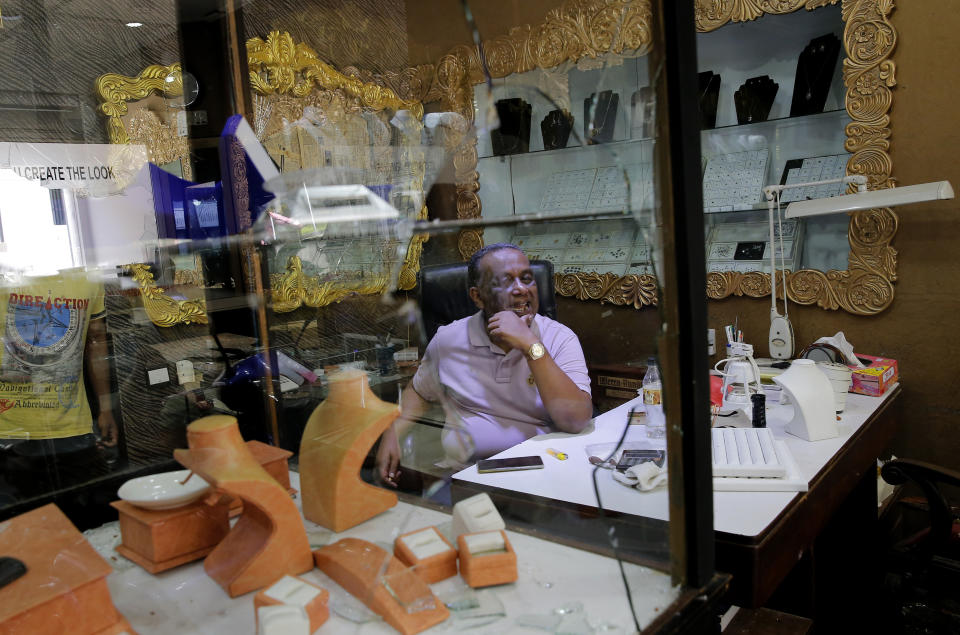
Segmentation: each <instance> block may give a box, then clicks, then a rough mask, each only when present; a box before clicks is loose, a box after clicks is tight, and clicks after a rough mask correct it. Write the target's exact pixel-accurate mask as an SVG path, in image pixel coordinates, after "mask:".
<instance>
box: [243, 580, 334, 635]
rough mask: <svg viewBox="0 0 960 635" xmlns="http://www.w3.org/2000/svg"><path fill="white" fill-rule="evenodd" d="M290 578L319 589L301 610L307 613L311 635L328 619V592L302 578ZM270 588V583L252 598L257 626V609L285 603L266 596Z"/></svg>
mask: <svg viewBox="0 0 960 635" xmlns="http://www.w3.org/2000/svg"><path fill="white" fill-rule="evenodd" d="M291 577H293V578H294V579H295V580H296V581H297V582H301V583H303V584H306V585H309V586H312V587H314V588H315V589H319V591H320V593H319V594H318V595H317V596H316V597H315V598H313V599H312V600H310V601H309V602H308V603H307V604H306V606H304V607H303V609H304V610H305V611H306V612H307V617H308V618H310V632H311V633H313V632H314V631H316V630H317V629H318V628H320V627H321V626H322V625H323V623H324V622H326V621H327V620H328V619H329V618H330V609H329V607H328V606H327V602H328V601H329V600H330V592H329V591H327V590H326V589H324V588H321V587H319V586H317V585H316V584H313V583H312V582H308V581H307V580H304V579H303V578H297V577H296V576H291ZM271 586H273V584H272V583H271V584H269V585H267V588H265V589H263V590H262V591H260V592H259V593H257V594H256V595H255V596H253V613H254V617H256V619H257V620H258V622H257V623H258V624H259V613H258V609H259V608H260V607H261V606H275V605H278V604H286V602H284V601H283V600H278V599H276V598H273V597H270V596H269V595H267V589H269V588H270V587H271ZM258 631H259V625H258Z"/></svg>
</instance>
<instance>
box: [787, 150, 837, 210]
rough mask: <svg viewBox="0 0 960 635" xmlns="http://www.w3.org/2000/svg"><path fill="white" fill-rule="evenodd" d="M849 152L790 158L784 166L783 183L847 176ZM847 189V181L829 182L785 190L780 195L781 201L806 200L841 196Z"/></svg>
mask: <svg viewBox="0 0 960 635" xmlns="http://www.w3.org/2000/svg"><path fill="white" fill-rule="evenodd" d="M849 158H850V155H848V154H834V155H829V156H823V157H809V158H806V159H790V160H789V161H787V163H786V165H784V166H783V174H782V175H781V177H780V184H781V185H795V184H797V183H810V182H813V181H827V180H830V179H839V178H842V177H844V176H846V173H847V160H848V159H849ZM846 191H847V185H846V184H845V183H829V184H827V185H810V186H806V187H795V188H790V189H788V190H784V191H783V193H782V194H781V195H780V202H781V203H792V202H793V201H805V200H808V199H813V198H830V197H831V196H840V195H842V194H843V193H845V192H846Z"/></svg>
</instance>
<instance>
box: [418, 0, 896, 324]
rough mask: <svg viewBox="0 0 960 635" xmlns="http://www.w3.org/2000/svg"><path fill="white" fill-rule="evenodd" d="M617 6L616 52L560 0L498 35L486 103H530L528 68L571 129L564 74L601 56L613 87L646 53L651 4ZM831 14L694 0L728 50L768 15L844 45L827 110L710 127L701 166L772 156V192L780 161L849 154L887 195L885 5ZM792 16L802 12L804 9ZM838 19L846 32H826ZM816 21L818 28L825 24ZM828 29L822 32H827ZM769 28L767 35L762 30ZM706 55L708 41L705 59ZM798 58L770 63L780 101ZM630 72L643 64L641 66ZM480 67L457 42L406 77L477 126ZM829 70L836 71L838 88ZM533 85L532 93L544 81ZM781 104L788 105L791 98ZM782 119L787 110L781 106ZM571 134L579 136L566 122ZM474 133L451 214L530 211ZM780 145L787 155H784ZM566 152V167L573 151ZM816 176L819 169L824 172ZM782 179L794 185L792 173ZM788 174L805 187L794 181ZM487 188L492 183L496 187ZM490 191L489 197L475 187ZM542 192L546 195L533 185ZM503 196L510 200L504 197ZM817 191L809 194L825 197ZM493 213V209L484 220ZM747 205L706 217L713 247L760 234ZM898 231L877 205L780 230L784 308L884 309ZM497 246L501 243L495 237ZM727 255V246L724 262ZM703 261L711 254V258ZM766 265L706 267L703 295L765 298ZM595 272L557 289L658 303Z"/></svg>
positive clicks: (589, 18) (762, 217)
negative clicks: (789, 265) (516, 99)
mask: <svg viewBox="0 0 960 635" xmlns="http://www.w3.org/2000/svg"><path fill="white" fill-rule="evenodd" d="M615 4H616V9H617V10H619V11H621V12H622V16H623V21H624V23H627V24H631V25H633V28H632V29H631V31H630V32H631V34H632V35H633V36H634V37H633V39H631V38H622V39H620V40H618V41H615V42H610V41H606V42H604V40H603V37H602V36H603V33H604V32H605V31H604V25H605V24H606V22H604V21H603V20H601V19H599V17H600V16H602V15H605V13H604V12H608V11H610V10H611V7H610V3H609V2H600V1H589V2H576V3H570V2H568V3H566V4H564V5H563V6H562V7H561V8H559V9H555V10H553V11H551V12H550V13H548V15H547V17H546V19H545V21H544V22H543V23H541V24H539V25H533V26H525V27H517V28H514V29H512V30H511V32H510V34H509V35H507V36H503V37H500V38H495V39H493V40H491V41H488V42H485V43H484V51H485V53H486V55H487V59H488V64H489V69H490V74H491V75H492V77H493V79H494V80H495V82H494V87H493V91H494V100H496V99H498V98H499V97H498V91H501V92H500V94H506V92H507V91H509V90H511V89H513V90H514V91H516V90H521V91H526V92H527V93H528V94H532V93H534V92H536V90H533V89H532V85H533V81H532V80H531V78H532V77H534V75H533V74H531V75H527V73H528V72H529V71H532V70H533V69H538V72H542V74H543V75H548V76H549V75H555V74H557V73H561V74H566V75H567V86H568V87H569V93H570V96H571V108H572V110H571V112H572V113H573V114H574V118H575V119H576V117H577V114H578V112H577V102H576V101H575V100H574V99H573V92H574V86H575V85H576V84H577V82H576V80H574V79H573V77H574V76H573V75H571V70H570V68H571V66H573V64H575V63H578V62H579V63H582V62H583V60H589V61H594V62H598V60H597V58H600V57H602V56H605V55H606V56H607V57H606V58H604V59H603V61H602V62H598V66H599V67H601V68H603V69H605V70H606V71H607V73H608V74H609V75H610V76H611V77H614V76H615V75H617V74H618V73H620V72H622V70H623V69H622V68H621V67H620V65H619V64H617V66H616V67H615V66H614V65H613V64H612V63H611V62H612V61H614V58H617V57H619V58H624V57H626V58H630V57H638V56H641V55H643V54H644V52H645V50H644V45H645V44H644V43H645V42H646V41H647V40H645V39H644V38H645V37H646V36H648V28H649V7H648V4H647V3H646V2H642V1H635V2H630V1H629V0H623V1H622V2H617V3H615ZM837 4H838V3H837V2H830V1H829V0H827V1H822V0H807V1H806V2H805V1H803V0H792V1H787V2H778V3H768V2H730V3H723V4H721V5H719V6H718V5H717V3H714V2H710V1H708V0H697V7H698V8H697V26H698V30H699V31H701V33H702V34H708V37H712V36H714V35H716V36H717V37H718V38H726V39H728V46H730V45H729V41H731V40H732V41H733V42H736V41H737V38H738V37H739V36H740V35H741V33H740V31H739V30H740V29H743V28H745V27H746V26H753V25H743V24H737V23H742V22H748V21H752V20H756V19H757V18H760V17H762V16H764V15H765V14H770V15H768V17H772V18H773V19H775V20H777V21H778V22H777V24H776V25H775V26H777V27H778V28H792V27H782V26H779V25H780V22H779V21H784V22H783V24H786V22H785V21H789V20H794V19H799V20H801V21H803V22H804V23H805V24H807V25H808V28H809V29H811V30H812V31H820V30H823V31H824V33H827V32H834V33H836V34H837V35H842V38H841V39H842V46H843V48H842V53H841V55H840V57H841V58H842V61H841V62H839V63H838V67H839V70H835V71H834V73H835V77H834V79H833V80H832V81H833V86H832V90H831V91H830V94H829V95H828V99H827V103H826V105H825V109H826V112H824V113H821V114H818V115H810V116H807V117H805V118H802V119H803V120H802V121H801V120H800V119H799V118H798V119H797V120H796V121H794V120H787V121H780V123H777V122H774V121H768V122H764V123H762V124H761V123H754V124H751V125H750V127H748V128H747V129H743V128H741V127H739V126H738V130H736V131H724V130H723V129H720V130H713V131H711V134H710V135H707V138H706V139H705V140H704V143H703V148H704V149H703V154H704V157H705V158H706V159H707V160H709V158H711V156H717V155H720V154H724V153H729V152H730V149H731V148H735V149H740V148H744V149H745V150H749V149H756V148H757V147H761V148H762V147H765V148H767V150H768V158H767V162H768V165H767V166H766V167H767V171H766V173H765V176H764V177H762V179H761V181H764V182H763V184H768V181H766V179H769V181H776V182H779V179H780V178H781V177H782V176H783V175H784V168H785V167H787V162H788V161H791V160H800V163H799V169H801V170H803V169H804V168H809V169H808V172H809V171H811V170H812V166H807V165H804V164H803V161H802V160H803V159H809V158H815V157H821V156H822V157H840V158H839V159H837V158H834V159H832V160H831V161H832V163H833V169H838V168H837V167H836V163H837V162H841V163H843V162H844V158H845V159H846V160H845V166H844V168H845V172H846V173H847V174H862V175H865V176H867V178H868V180H869V183H870V189H878V188H885V187H890V186H892V179H891V176H890V174H891V163H890V156H889V141H888V138H889V135H890V129H889V114H888V113H889V110H890V107H891V104H892V95H891V90H890V89H891V87H893V86H894V85H895V84H896V81H895V77H894V68H895V67H894V64H893V61H892V59H891V55H892V52H893V49H894V47H895V44H896V33H895V31H894V29H893V27H892V25H891V24H890V22H889V19H888V18H889V13H890V11H891V10H892V3H889V2H885V1H883V0H864V1H861V2H858V3H849V4H848V5H847V6H846V7H845V8H843V9H842V10H841V9H840V8H839V7H836V6H831V5H837ZM801 9H806V11H800V10H801ZM813 9H817V12H811V10H813ZM794 12H796V13H794ZM821 12H823V13H821ZM776 14H792V15H776ZM811 16H812V17H811ZM838 19H839V20H840V21H842V22H841V23H838V22H836V21H837V20H838ZM821 20H825V21H826V22H824V23H821ZM826 23H829V24H830V25H829V28H826V30H824V28H823V27H824V24H826ZM790 24H792V23H790ZM725 25H726V26H725ZM841 25H842V31H841V30H840V26H841ZM720 27H724V28H723V29H720ZM763 28H765V27H761V30H763ZM717 29H720V30H719V31H718V32H717V33H716V34H714V33H710V32H712V31H716V30H717ZM768 30H774V29H773V28H772V27H769V28H768ZM820 34H821V33H819V32H818V33H817V35H820ZM766 37H768V36H767V35H765V34H763V35H758V36H755V38H754V39H756V40H757V41H761V40H762V39H763V38H766ZM795 37H800V38H801V39H803V42H804V43H805V42H808V41H809V39H810V37H811V36H810V35H809V34H804V35H802V36H801V35H797V36H795ZM705 41H711V40H705ZM600 42H604V43H605V44H606V47H603V46H597V43H600ZM734 48H735V47H734ZM708 49H709V47H708V46H707V45H705V50H708ZM800 49H802V46H801V47H800ZM800 49H798V50H796V51H793V52H792V53H791V55H790V56H787V57H784V55H785V54H778V56H773V57H774V59H773V60H772V64H773V67H774V68H775V69H780V70H781V71H783V72H785V73H786V75H785V78H786V79H784V80H782V81H780V82H779V83H780V84H781V86H780V90H781V91H783V92H784V97H785V96H786V94H787V93H791V92H792V88H793V86H792V84H793V80H794V76H795V74H796V61H797V58H798V55H799V50H800ZM611 53H612V54H613V55H612V56H611V55H610V54H611ZM767 57H770V56H769V55H768V56H767ZM731 64H732V63H731ZM637 66H638V67H639V66H645V64H644V63H643V61H642V60H641V61H639V63H637ZM791 67H792V70H791ZM481 68H482V67H481V65H480V62H479V59H478V58H477V55H476V53H475V52H474V51H472V50H471V49H470V48H468V47H462V46H461V47H457V48H455V49H454V50H452V51H451V52H450V53H449V54H448V55H446V56H444V57H443V58H442V59H441V60H440V61H439V62H438V63H437V65H436V66H434V67H431V68H429V69H426V70H425V69H424V68H423V67H420V68H418V69H410V70H409V72H410V73H414V72H415V73H416V76H417V77H418V81H419V82H420V85H421V86H424V87H425V88H423V89H422V90H421V93H422V95H423V96H424V101H430V100H431V99H430V98H431V97H434V98H436V99H437V100H438V101H439V102H440V109H442V110H454V111H457V112H461V113H462V114H467V113H469V115H470V116H472V117H474V118H476V116H477V113H478V112H479V109H481V108H486V107H487V104H483V103H481V101H480V100H479V99H477V98H476V97H477V95H478V93H476V92H475V88H476V85H478V84H480V83H482V82H483V81H485V79H484V76H483V73H482V70H481ZM757 68H759V67H757V66H756V63H755V62H746V63H745V62H742V61H741V63H740V64H739V65H738V67H737V69H736V72H731V73H728V74H729V76H730V77H729V81H728V86H727V88H728V89H729V90H730V92H732V91H733V90H736V88H737V87H738V86H739V84H740V83H742V81H743V79H742V78H748V77H753V76H754V75H753V73H754V72H759V71H757V70H756V69H757ZM611 69H615V70H611ZM544 71H548V72H544ZM764 72H766V71H764ZM771 72H776V71H775V70H774V71H771ZM767 74H769V73H767ZM838 74H840V75H842V82H841V78H840V77H838V76H837V75H838ZM741 76H742V78H741ZM440 77H442V78H443V81H442V82H441V81H439V80H438V78H440ZM497 80H499V81H497ZM535 81H536V87H537V88H539V87H540V84H541V82H542V79H536V80H535ZM641 82H642V79H641V78H639V77H638V79H637V82H636V84H635V85H634V86H633V87H632V88H633V90H636V89H638V88H640V87H641V86H642V84H641ZM841 83H842V86H841ZM464 84H466V85H469V86H470V87H471V88H470V92H467V91H466V90H465V88H464ZM594 85H596V84H594ZM721 90H722V89H721ZM626 92H627V91H624V92H623V93H620V95H619V97H620V99H621V104H620V106H621V113H620V114H624V116H627V115H626V114H625V113H626V112H627V108H625V107H624V104H625V102H629V101H630V98H629V97H626V98H625V97H624V95H625V94H626ZM511 96H513V95H511ZM724 102H730V103H725V105H724V106H723V107H722V108H720V110H719V112H718V117H719V122H718V123H720V125H723V124H722V122H723V121H724V120H725V118H727V119H729V117H730V115H731V113H732V112H733V110H732V108H733V105H732V99H731V98H730V95H727V96H726V98H725V99H724ZM783 104H784V102H783V101H782V100H781V101H780V103H779V105H777V104H776V103H775V106H777V108H774V109H772V111H771V115H770V116H771V117H776V116H778V114H779V116H782V115H783V113H784V105H783ZM786 104H787V106H789V101H788V102H786ZM841 105H842V107H841ZM724 109H726V111H725V110H724ZM533 110H535V111H537V112H538V114H539V113H540V112H541V111H540V110H538V107H537V106H536V105H534V106H533ZM844 110H845V112H844ZM786 113H787V114H789V109H787V110H786ZM541 116H542V115H541ZM734 119H735V116H734ZM531 120H532V123H531V125H530V128H531V141H530V147H529V151H531V152H536V151H537V150H538V149H539V148H542V145H540V146H538V143H540V144H542V137H540V138H539V139H538V135H537V133H536V128H537V127H538V124H539V121H538V120H537V119H536V117H533V116H531ZM574 125H575V126H576V122H575V124H574ZM621 125H623V128H620V133H619V136H617V135H616V134H615V136H614V139H615V140H619V139H625V138H626V136H627V134H628V133H627V130H628V128H627V126H626V122H624V123H623V124H621ZM477 128H478V131H479V132H478V142H477V145H476V146H474V147H472V148H469V149H465V150H462V151H461V152H460V156H458V161H457V168H458V186H457V190H458V192H457V194H458V196H457V215H458V217H460V218H476V217H478V216H480V215H482V216H483V217H484V218H488V217H490V218H494V217H495V216H496V215H500V214H504V213H505V212H506V210H515V211H519V209H518V208H516V204H517V202H519V201H521V200H525V201H526V203H529V202H531V201H535V200H536V197H537V191H538V190H537V189H536V187H535V186H534V187H531V188H529V190H530V191H529V192H527V193H523V192H522V190H523V188H520V190H521V191H518V190H517V188H516V187H515V184H516V180H515V181H514V187H510V188H506V186H505V185H503V184H504V183H509V177H511V176H513V177H514V179H515V178H516V176H517V170H518V166H519V165H520V164H521V163H522V161H523V160H522V159H520V158H519V155H512V156H511V157H510V158H509V159H506V158H502V157H499V158H492V159H490V160H487V158H488V157H487V154H486V153H488V152H492V150H491V146H492V141H491V142H488V141H486V140H485V139H484V135H483V132H484V126H483V125H482V122H478V125H477ZM755 137H764V140H763V141H762V144H761V140H759V139H755ZM571 139H572V138H571ZM570 144H571V145H574V144H575V142H574V141H572V140H571V142H570ZM790 144H796V146H795V147H792V148H791V147H790ZM564 156H565V157H566V155H564ZM570 156H571V157H572V156H573V153H571V155H570ZM571 160H572V159H571ZM821 163H822V162H821ZM596 167H602V166H596ZM705 167H706V166H705ZM791 167H792V166H791ZM820 167H821V172H822V165H821V166H820ZM478 172H479V175H478V174H477V173H478ZM766 175H769V176H766ZM787 175H788V176H789V175H790V173H789V170H788V171H787ZM794 178H805V177H800V175H799V174H794ZM497 184H500V186H499V188H498V187H497ZM487 187H489V190H488V191H489V194H488V193H487V192H486V191H484V188H487ZM540 187H541V188H543V185H541V186H540ZM761 187H762V185H761ZM507 191H509V192H510V194H511V196H509V197H507V196H506V194H505V192H507ZM531 192H532V194H531ZM541 192H542V189H541ZM528 194H529V198H528ZM813 194H814V197H816V196H819V195H820V194H821V193H819V192H816V193H813ZM541 196H542V194H541ZM488 198H489V201H490V202H489V204H488ZM507 198H509V199H510V203H511V204H510V205H508V204H507V203H506V200H507ZM759 199H760V193H759V191H758V192H757V201H756V203H757V204H759V203H760V200H759ZM541 201H542V199H541ZM526 203H525V204H526ZM491 206H493V207H494V208H495V209H492V210H491V209H490V207H491ZM756 206H757V207H759V208H760V209H759V210H753V209H752V207H754V205H751V206H750V208H751V209H749V210H748V211H747V212H732V214H733V215H732V216H730V217H728V218H729V219H730V220H726V219H723V218H720V217H717V218H711V219H710V223H711V230H712V229H713V228H714V227H717V228H719V229H718V231H721V235H720V236H719V238H721V239H722V238H723V233H722V231H723V230H724V229H729V228H724V227H722V226H723V225H724V224H726V223H728V222H733V223H741V222H743V223H746V224H749V225H751V227H750V229H751V231H754V232H758V231H759V226H757V227H753V225H754V224H755V223H761V222H765V221H766V213H765V211H763V210H764V209H765V207H764V206H763V205H756ZM896 227H897V217H896V215H895V214H894V213H893V212H892V211H891V210H890V209H887V208H884V209H875V210H868V211H865V212H857V213H856V214H854V215H851V216H850V217H849V218H843V217H842V216H841V217H839V218H832V217H826V218H825V219H823V220H819V219H818V220H816V221H815V222H811V221H809V220H808V221H806V223H805V224H804V225H803V226H802V227H801V226H799V225H796V226H794V227H793V228H792V229H791V228H790V227H785V229H784V232H785V234H786V233H787V232H791V231H792V232H794V233H795V234H796V235H798V236H801V238H802V240H800V241H796V242H794V243H793V244H792V245H790V249H791V250H792V251H793V252H795V257H794V259H793V265H794V268H793V269H792V272H791V273H790V274H789V275H788V277H787V280H786V286H787V289H788V292H789V294H790V297H791V300H792V301H795V302H799V303H802V304H817V305H819V306H821V307H823V308H827V309H839V308H842V309H844V310H846V311H848V312H851V313H855V314H861V315H870V314H875V313H878V312H880V311H882V310H883V309H885V308H886V307H887V306H889V304H890V302H891V301H892V299H893V281H894V280H895V279H896V251H895V250H894V249H893V247H891V246H890V242H891V240H892V239H893V236H894V235H895V234H896ZM487 231H490V230H489V229H488V230H487ZM728 233H729V232H728ZM500 237H501V236H497V239H499V238H500ZM762 240H763V238H760V237H759V236H758V239H757V242H759V241H762ZM485 242H491V241H490V240H488V239H487V237H486V236H485V235H484V234H482V233H481V232H480V231H478V230H475V229H472V228H471V229H468V230H464V231H463V232H461V235H460V240H459V243H458V248H459V249H460V252H461V254H462V255H463V257H464V258H466V257H468V256H469V255H470V254H471V253H473V251H475V250H476V249H478V248H479V247H480V246H482V245H483V244H484V243H485ZM721 242H722V241H721ZM785 247H787V245H785ZM761 248H762V246H761ZM705 249H708V250H709V249H710V247H709V246H708V245H705ZM735 251H736V250H735V249H734V254H735ZM755 251H756V250H755V249H754V252H755ZM709 253H710V252H709V251H708V256H709ZM761 253H763V252H761ZM762 261H763V259H757V260H755V261H753V262H751V264H750V265H745V264H742V263H734V267H735V269H732V270H731V269H729V268H728V267H727V266H723V265H719V264H717V265H716V266H715V267H714V269H715V270H712V271H710V272H709V273H708V278H707V295H708V297H710V298H714V299H720V298H724V297H727V296H729V295H749V296H753V297H762V296H765V295H769V293H770V275H769V273H768V271H769V265H767V266H766V267H764V265H763V264H762ZM599 269H600V271H591V272H571V273H567V274H564V273H562V272H558V273H557V274H556V275H557V278H558V284H557V292H558V293H560V294H562V295H569V296H574V297H577V298H579V299H597V300H601V301H604V302H611V303H615V304H634V306H637V308H639V307H641V306H644V305H646V304H653V303H655V302H656V298H655V296H653V297H651V298H650V299H649V301H641V302H639V303H637V302H636V298H637V296H636V293H635V291H636V289H637V288H638V286H642V285H639V284H638V283H639V282H641V281H640V280H637V279H636V278H635V277H633V276H634V275H635V274H629V273H628V274H626V275H621V274H618V273H612V272H610V271H606V272H604V273H601V271H603V269H602V268H599Z"/></svg>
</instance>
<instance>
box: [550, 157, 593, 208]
mask: <svg viewBox="0 0 960 635" xmlns="http://www.w3.org/2000/svg"><path fill="white" fill-rule="evenodd" d="M596 176H597V169H596V168H591V169H589V170H573V171H570V172H554V173H553V174H551V175H550V178H549V179H547V186H546V187H545V188H544V190H543V197H542V198H541V199H540V210H541V211H544V212H556V213H568V212H583V211H586V209H587V201H589V200H590V192H591V191H592V189H593V182H594V180H595V179H596Z"/></svg>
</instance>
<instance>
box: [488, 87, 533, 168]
mask: <svg viewBox="0 0 960 635" xmlns="http://www.w3.org/2000/svg"><path fill="white" fill-rule="evenodd" d="M496 106H497V117H499V118H500V127H499V128H497V129H496V130H491V131H490V141H491V143H492V144H493V153H494V154H495V155H497V156H504V155H507V154H521V153H523V152H527V151H528V150H529V149H530V116H531V113H532V112H533V107H532V106H531V105H530V104H528V103H527V102H525V101H524V100H522V99H520V98H519V97H515V98H513V99H499V100H497V103H496Z"/></svg>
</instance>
